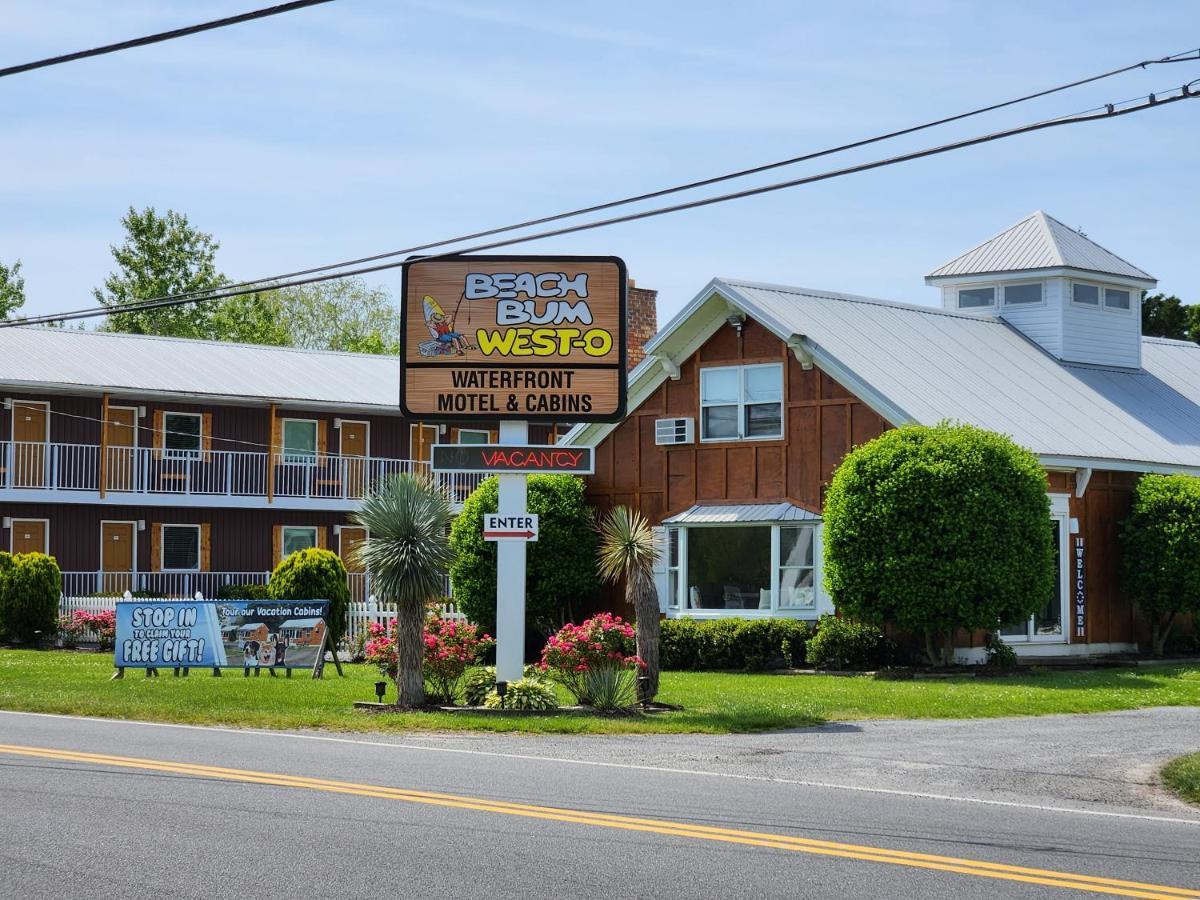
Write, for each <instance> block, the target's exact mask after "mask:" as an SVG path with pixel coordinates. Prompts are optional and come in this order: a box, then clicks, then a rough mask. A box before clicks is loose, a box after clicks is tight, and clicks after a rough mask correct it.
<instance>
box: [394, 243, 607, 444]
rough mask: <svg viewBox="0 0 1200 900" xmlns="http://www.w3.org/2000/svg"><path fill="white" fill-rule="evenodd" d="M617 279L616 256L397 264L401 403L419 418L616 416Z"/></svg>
mask: <svg viewBox="0 0 1200 900" xmlns="http://www.w3.org/2000/svg"><path fill="white" fill-rule="evenodd" d="M625 288H626V275H625V264H624V263H623V262H622V261H621V260H619V259H617V258H616V257H547V256H511V257H488V256H458V257H447V258H441V259H431V260H429V261H428V262H419V261H418V262H415V263H412V264H410V265H408V266H406V267H405V269H404V287H403V291H402V295H403V307H404V308H403V319H402V326H401V327H402V334H401V337H402V345H403V350H402V354H401V358H400V367H401V384H402V386H401V392H400V408H401V410H402V411H403V412H404V413H405V414H406V415H408V416H411V417H413V418H416V419H423V420H429V421H436V420H438V419H448V420H449V419H452V420H455V421H463V420H469V419H476V418H478V419H490V420H496V419H512V420H525V421H556V422H615V421H619V420H620V419H621V418H622V417H623V416H624V414H625Z"/></svg>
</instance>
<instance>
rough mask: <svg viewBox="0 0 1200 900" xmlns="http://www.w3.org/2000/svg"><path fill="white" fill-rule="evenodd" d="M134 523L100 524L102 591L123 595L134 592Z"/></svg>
mask: <svg viewBox="0 0 1200 900" xmlns="http://www.w3.org/2000/svg"><path fill="white" fill-rule="evenodd" d="M136 533H137V525H136V523H134V522H101V523H100V571H101V579H100V580H101V584H102V585H103V586H102V588H101V589H102V590H103V591H105V592H106V593H118V594H123V593H125V591H131V590H133V542H134V539H135V535H136Z"/></svg>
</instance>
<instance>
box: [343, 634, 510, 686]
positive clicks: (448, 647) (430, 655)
mask: <svg viewBox="0 0 1200 900" xmlns="http://www.w3.org/2000/svg"><path fill="white" fill-rule="evenodd" d="M421 640H422V642H423V643H424V645H425V657H424V659H423V661H422V666H421V667H422V670H423V671H424V673H425V681H426V682H427V685H428V686H427V693H428V694H429V697H430V699H432V700H434V701H435V702H442V703H453V702H454V700H455V697H456V696H457V695H458V684H459V681H461V680H462V677H463V674H464V673H465V672H466V671H467V669H468V668H470V667H471V666H472V665H474V664H475V663H476V662H478V661H479V658H480V657H481V656H482V655H483V654H484V652H485V651H486V650H488V649H489V648H490V647H491V646H492V645H493V644H494V643H495V642H494V641H493V640H492V638H491V636H490V635H487V634H480V633H479V628H478V627H477V626H475V625H472V624H471V623H470V622H456V621H454V620H452V619H443V618H441V617H440V616H437V615H433V616H430V617H429V618H428V619H426V620H425V630H424V632H423V633H422V635H421ZM363 655H364V656H365V657H366V660H367V662H369V663H372V664H373V665H375V666H376V667H378V669H379V671H380V673H382V674H384V675H386V676H388V677H389V678H393V679H394V678H395V677H396V666H397V662H396V620H395V619H393V620H392V621H391V622H390V623H389V624H388V626H387V627H386V628H385V627H384V626H383V625H380V624H379V623H378V622H372V623H371V624H370V625H369V626H368V630H367V642H366V643H365V644H364V645H363Z"/></svg>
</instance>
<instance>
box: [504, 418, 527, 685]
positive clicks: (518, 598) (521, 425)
mask: <svg viewBox="0 0 1200 900" xmlns="http://www.w3.org/2000/svg"><path fill="white" fill-rule="evenodd" d="M500 443H501V444H520V445H526V444H528V443H529V423H528V422H501V423H500ZM497 477H498V479H499V481H500V504H499V510H498V511H499V513H500V515H504V516H523V515H525V513H526V509H525V503H526V496H527V492H526V478H527V477H528V476H526V475H499V476H497ZM525 546H526V544H525V542H524V541H497V542H496V680H497V681H507V682H509V683H512V682H514V681H520V680H521V677H522V675H523V674H524V671H525Z"/></svg>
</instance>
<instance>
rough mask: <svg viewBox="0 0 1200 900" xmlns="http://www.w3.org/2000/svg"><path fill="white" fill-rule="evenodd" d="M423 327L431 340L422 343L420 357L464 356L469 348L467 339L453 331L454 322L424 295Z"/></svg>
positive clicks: (429, 297)
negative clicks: (454, 354)
mask: <svg viewBox="0 0 1200 900" xmlns="http://www.w3.org/2000/svg"><path fill="white" fill-rule="evenodd" d="M423 303H424V307H425V325H426V326H427V327H428V328H429V334H430V335H431V336H432V338H433V340H430V341H422V342H421V344H420V347H419V352H420V354H421V355H422V356H445V355H447V354H450V353H457V354H458V355H459V356H465V355H466V352H467V351H468V350H470V349H472V348H471V345H470V344H468V343H467V339H466V338H465V337H463V336H462V334H460V333H459V332H457V331H455V330H454V320H453V319H451V318H450V317H448V316H447V315H446V311H445V310H444V309H442V306H441V304H440V303H438V302H437V300H435V299H434V298H433V297H431V296H429V295H428V294H426V295H425V297H424V300H423Z"/></svg>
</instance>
